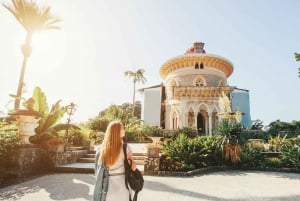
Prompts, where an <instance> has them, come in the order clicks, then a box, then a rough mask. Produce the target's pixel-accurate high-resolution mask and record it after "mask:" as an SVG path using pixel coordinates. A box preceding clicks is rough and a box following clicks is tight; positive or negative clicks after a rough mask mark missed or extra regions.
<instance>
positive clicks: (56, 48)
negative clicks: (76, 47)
mask: <svg viewBox="0 0 300 201" xmlns="http://www.w3.org/2000/svg"><path fill="white" fill-rule="evenodd" d="M31 45H32V53H31V57H30V58H29V62H30V66H31V67H30V71H31V72H33V73H34V72H53V71H56V70H57V69H59V67H60V66H61V65H62V63H63V59H64V57H65V54H66V34H65V32H64V31H63V30H53V31H43V32H38V33H36V34H34V35H33V38H32V43H31ZM28 70H29V69H28Z"/></svg>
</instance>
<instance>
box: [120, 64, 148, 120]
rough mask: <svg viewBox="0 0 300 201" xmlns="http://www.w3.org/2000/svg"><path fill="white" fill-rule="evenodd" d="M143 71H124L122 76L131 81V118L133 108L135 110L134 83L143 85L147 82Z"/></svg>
mask: <svg viewBox="0 0 300 201" xmlns="http://www.w3.org/2000/svg"><path fill="white" fill-rule="evenodd" d="M144 73H145V70H144V69H141V68H140V69H138V70H137V71H135V72H134V71H125V72H124V75H125V77H131V78H132V81H133V97H132V107H133V108H132V116H134V108H135V87H136V83H139V82H141V83H143V84H145V83H146V82H147V79H146V78H145V77H144Z"/></svg>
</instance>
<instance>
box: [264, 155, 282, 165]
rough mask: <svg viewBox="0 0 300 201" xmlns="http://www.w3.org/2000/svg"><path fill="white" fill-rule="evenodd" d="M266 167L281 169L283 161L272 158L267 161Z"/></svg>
mask: <svg viewBox="0 0 300 201" xmlns="http://www.w3.org/2000/svg"><path fill="white" fill-rule="evenodd" d="M265 165H266V166H267V167H281V166H282V161H281V159H280V158H278V157H270V158H266V159H265Z"/></svg>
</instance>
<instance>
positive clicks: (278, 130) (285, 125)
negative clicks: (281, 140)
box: [267, 120, 300, 138]
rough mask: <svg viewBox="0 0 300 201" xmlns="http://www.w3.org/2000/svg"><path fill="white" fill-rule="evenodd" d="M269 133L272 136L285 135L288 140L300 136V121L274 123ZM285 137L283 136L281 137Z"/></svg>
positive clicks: (278, 121)
mask: <svg viewBox="0 0 300 201" xmlns="http://www.w3.org/2000/svg"><path fill="white" fill-rule="evenodd" d="M268 127H269V128H268V130H267V133H268V135H271V136H277V135H278V134H280V135H285V134H287V138H291V137H297V136H298V135H300V121H295V120H294V121H292V122H291V123H289V122H282V121H280V120H276V121H273V122H271V123H270V124H269V126H268ZM281 137H283V136H281Z"/></svg>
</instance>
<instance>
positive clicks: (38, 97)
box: [32, 87, 66, 143]
mask: <svg viewBox="0 0 300 201" xmlns="http://www.w3.org/2000/svg"><path fill="white" fill-rule="evenodd" d="M32 98H33V100H34V106H33V109H34V110H35V111H37V112H39V113H40V114H41V115H42V118H41V119H40V120H39V122H38V127H37V128H36V129H35V132H36V135H35V136H34V137H33V140H34V141H35V143H42V142H43V141H44V140H47V139H49V138H51V137H53V136H55V133H54V134H53V131H57V130H58V129H54V130H53V128H54V127H55V126H56V125H57V124H58V122H59V120H60V119H61V118H62V117H63V116H64V114H65V113H66V109H65V107H63V106H60V102H61V100H59V101H57V102H56V103H55V104H54V105H52V107H51V109H50V111H49V107H48V103H47V99H46V95H45V94H44V93H43V92H42V90H41V89H40V88H39V87H35V89H34V91H33V95H32Z"/></svg>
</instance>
